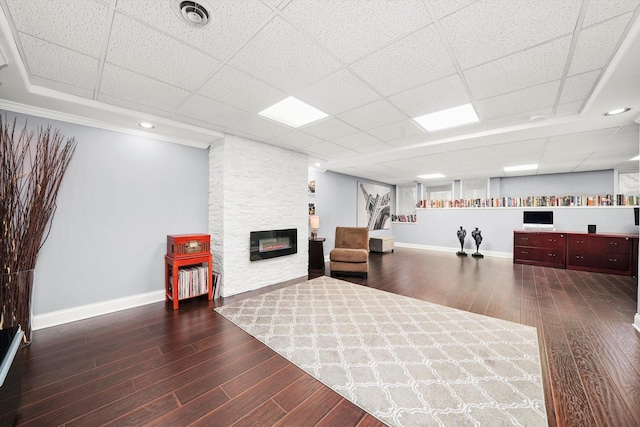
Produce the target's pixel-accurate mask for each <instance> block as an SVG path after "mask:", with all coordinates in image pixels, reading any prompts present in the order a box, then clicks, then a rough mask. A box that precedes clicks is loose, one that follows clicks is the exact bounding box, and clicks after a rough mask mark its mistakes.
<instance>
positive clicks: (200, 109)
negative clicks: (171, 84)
mask: <svg viewBox="0 0 640 427" xmlns="http://www.w3.org/2000/svg"><path fill="white" fill-rule="evenodd" d="M176 114H178V115H181V116H189V117H194V118H196V119H199V120H202V121H205V122H207V123H211V124H214V125H218V126H222V127H225V128H227V127H229V128H237V127H238V126H239V124H240V123H242V122H245V121H246V120H247V119H249V117H251V114H249V113H246V112H244V111H241V110H238V109H237V108H234V107H231V106H230V105H226V104H223V103H221V102H218V101H215V100H213V99H209V98H205V97H204V96H200V95H194V96H191V97H190V98H189V99H187V100H186V101H185V102H184V103H182V105H180V107H179V108H178V109H177V110H176Z"/></svg>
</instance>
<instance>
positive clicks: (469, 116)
mask: <svg viewBox="0 0 640 427" xmlns="http://www.w3.org/2000/svg"><path fill="white" fill-rule="evenodd" d="M413 120H415V121H416V122H417V123H418V124H419V125H420V126H422V127H423V128H425V129H426V130H427V131H428V132H433V131H436V130H441V129H449V128H453V127H457V126H463V125H468V124H470V123H478V122H479V121H480V119H478V115H477V114H476V110H474V109H473V105H471V104H464V105H460V106H459V107H453V108H449V109H446V110H442V111H436V112H435V113H430V114H425V115H424V116H420V117H415V118H414V119H413Z"/></svg>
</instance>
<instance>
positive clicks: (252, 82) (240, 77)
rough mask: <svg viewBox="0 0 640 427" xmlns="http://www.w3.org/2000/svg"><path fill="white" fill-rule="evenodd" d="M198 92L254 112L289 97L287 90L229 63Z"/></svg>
mask: <svg viewBox="0 0 640 427" xmlns="http://www.w3.org/2000/svg"><path fill="white" fill-rule="evenodd" d="M198 93H199V94H200V95H203V96H206V97H208V98H212V99H215V100H217V101H220V102H223V103H225V104H227V105H231V106H233V107H236V108H239V109H241V110H244V111H248V112H250V113H254V114H257V113H259V112H260V111H262V110H264V109H265V108H267V107H270V106H271V105H273V104H275V103H277V102H280V101H282V100H283V99H284V98H286V97H287V94H286V93H285V92H282V91H281V90H279V89H276V88H274V87H272V86H269V85H268V84H266V83H263V82H261V81H260V80H258V79H256V78H255V77H252V76H250V75H248V74H245V73H243V72H242V71H239V70H236V69H235V68H233V67H230V66H228V65H226V66H224V67H222V68H221V69H220V70H219V71H218V72H217V73H216V74H215V75H214V76H213V77H211V78H210V79H209V80H208V81H207V82H206V83H205V84H204V85H203V86H202V87H201V88H200V90H198Z"/></svg>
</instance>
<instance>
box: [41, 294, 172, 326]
mask: <svg viewBox="0 0 640 427" xmlns="http://www.w3.org/2000/svg"><path fill="white" fill-rule="evenodd" d="M159 301H164V291H153V292H148V293H146V294H138V295H133V296H130V297H124V298H118V299H113V300H109V301H102V302H98V303H95V304H87V305H82V306H80V307H73V308H68V309H66V310H58V311H52V312H50V313H44V314H38V315H35V316H33V319H31V327H32V328H33V330H34V331H36V330H38V329H44V328H50V327H52V326H57V325H62V324H64V323H69V322H75V321H76V320H83V319H88V318H90V317H95V316H101V315H103V314H108V313H113V312H116V311H120V310H126V309H128V308H133V307H139V306H141V305H146V304H151V303H153V302H159Z"/></svg>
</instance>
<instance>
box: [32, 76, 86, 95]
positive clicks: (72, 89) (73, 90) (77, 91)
mask: <svg viewBox="0 0 640 427" xmlns="http://www.w3.org/2000/svg"><path fill="white" fill-rule="evenodd" d="M29 81H30V82H31V84H33V85H35V86H42V87H45V88H49V89H52V90H56V91H58V92H65V93H68V94H70V95H74V96H79V97H82V98H86V99H93V90H92V89H85V88H81V87H78V86H73V85H70V84H67V83H62V82H59V81H56V80H50V79H47V78H45V77H40V76H36V75H34V74H32V75H31V77H30V78H29Z"/></svg>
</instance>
